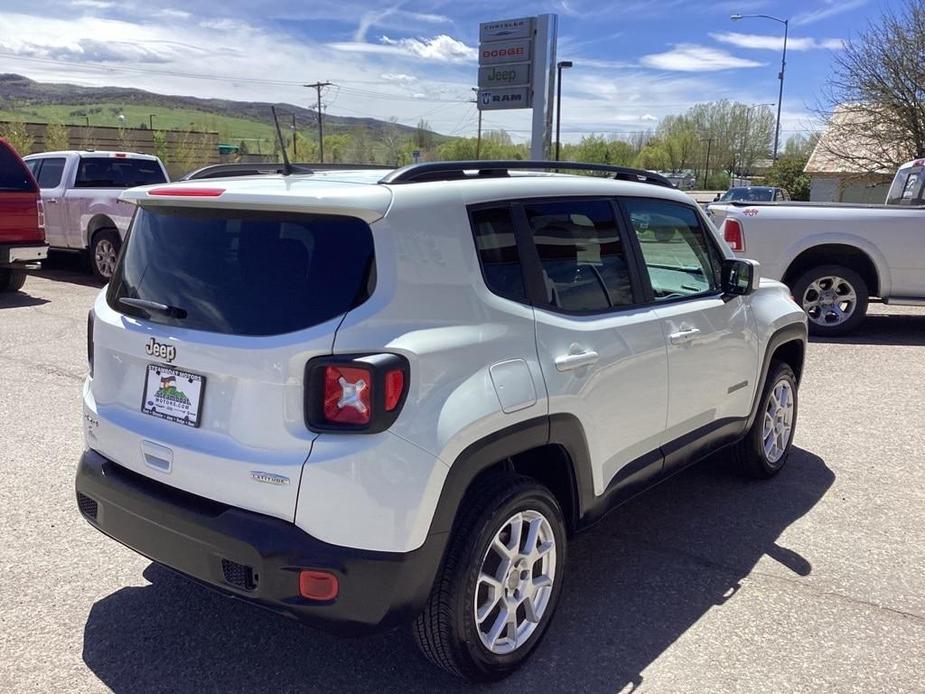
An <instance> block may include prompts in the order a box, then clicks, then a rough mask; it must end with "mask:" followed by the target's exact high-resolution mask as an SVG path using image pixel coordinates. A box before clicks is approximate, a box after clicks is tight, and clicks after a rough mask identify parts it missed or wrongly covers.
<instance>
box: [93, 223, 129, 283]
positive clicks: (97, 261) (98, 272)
mask: <svg viewBox="0 0 925 694" xmlns="http://www.w3.org/2000/svg"><path fill="white" fill-rule="evenodd" d="M120 248H122V239H121V238H119V232H118V231H117V230H116V229H100V230H99V231H98V232H96V233H95V234H94V235H93V241H92V242H91V244H90V269H91V270H93V275H94V276H95V277H96V278H97V279H98V280H100V281H101V282H108V281H109V280H110V279H112V273H113V271H114V270H115V269H116V259H117V258H118V257H119V249H120Z"/></svg>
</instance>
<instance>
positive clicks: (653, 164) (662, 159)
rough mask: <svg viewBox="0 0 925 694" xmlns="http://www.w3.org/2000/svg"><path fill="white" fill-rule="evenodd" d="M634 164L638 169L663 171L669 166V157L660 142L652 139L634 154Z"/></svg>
mask: <svg viewBox="0 0 925 694" xmlns="http://www.w3.org/2000/svg"><path fill="white" fill-rule="evenodd" d="M636 166H637V167H638V168H640V169H650V170H653V171H664V170H665V169H668V168H670V167H671V157H669V156H668V152H667V151H666V150H665V147H664V145H663V144H662V143H661V142H658V141H655V140H653V141H650V142H649V144H647V145H646V146H645V147H643V148H642V151H641V152H639V154H638V155H636Z"/></svg>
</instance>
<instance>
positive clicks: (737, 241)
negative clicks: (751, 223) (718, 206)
mask: <svg viewBox="0 0 925 694" xmlns="http://www.w3.org/2000/svg"><path fill="white" fill-rule="evenodd" d="M723 238H725V239H726V243H728V244H729V247H730V248H731V249H732V250H734V251H744V250H745V234H743V233H742V223H741V222H740V221H739V220H738V219H730V218H729V217H727V218H726V220H725V222H723Z"/></svg>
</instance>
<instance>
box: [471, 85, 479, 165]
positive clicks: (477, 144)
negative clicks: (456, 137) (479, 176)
mask: <svg viewBox="0 0 925 694" xmlns="http://www.w3.org/2000/svg"><path fill="white" fill-rule="evenodd" d="M472 91H474V92H475V93H476V98H474V99H472V101H470V102H469V103H470V104H475V110H476V111H478V112H479V129H478V132H477V133H476V136H475V158H476V159H481V157H480V156H479V154H481V152H482V109H480V108H479V99H478V93H479V88H478V87H473V88H472Z"/></svg>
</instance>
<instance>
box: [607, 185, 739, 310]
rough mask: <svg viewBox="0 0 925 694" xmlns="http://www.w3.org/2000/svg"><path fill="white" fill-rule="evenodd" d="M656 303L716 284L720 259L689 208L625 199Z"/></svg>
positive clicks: (703, 289)
mask: <svg viewBox="0 0 925 694" xmlns="http://www.w3.org/2000/svg"><path fill="white" fill-rule="evenodd" d="M625 204H626V208H627V211H628V212H629V215H630V219H631V221H632V224H633V228H634V229H635V231H636V235H637V236H638V238H639V246H640V248H641V249H642V256H643V259H644V260H645V264H646V269H647V270H648V272H649V279H650V280H651V282H652V290H653V292H654V293H655V299H656V301H665V300H669V299H677V298H681V297H685V296H691V295H694V294H701V293H704V292H709V291H712V290H714V289H716V288H717V287H719V285H720V278H719V272H720V267H721V258H720V255H719V252H718V251H717V250H716V247H715V246H714V245H713V243H712V242H711V241H710V239H708V238H707V232H706V230H705V229H704V228H703V227H702V226H701V224H700V219H699V217H698V216H697V213H696V212H694V210H693V209H691V208H689V207H687V206H685V205H679V204H676V203H672V202H666V201H663V200H649V199H644V198H634V199H629V200H626V202H625Z"/></svg>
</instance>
